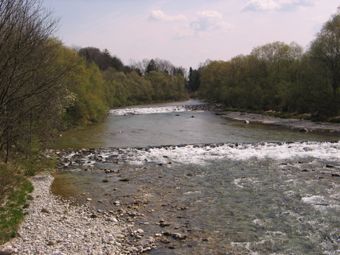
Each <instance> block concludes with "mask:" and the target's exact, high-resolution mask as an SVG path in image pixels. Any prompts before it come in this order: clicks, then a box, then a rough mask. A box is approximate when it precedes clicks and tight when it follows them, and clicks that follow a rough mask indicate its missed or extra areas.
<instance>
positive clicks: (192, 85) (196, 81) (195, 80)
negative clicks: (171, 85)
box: [187, 67, 200, 92]
mask: <svg viewBox="0 0 340 255" xmlns="http://www.w3.org/2000/svg"><path fill="white" fill-rule="evenodd" d="M199 86H200V73H199V71H198V70H194V69H192V68H191V67H190V69H189V78H188V85H187V87H188V89H189V90H190V91H192V92H195V91H196V90H198V88H199Z"/></svg>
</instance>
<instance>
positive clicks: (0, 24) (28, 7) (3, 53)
mask: <svg viewBox="0 0 340 255" xmlns="http://www.w3.org/2000/svg"><path fill="white" fill-rule="evenodd" d="M55 25H56V22H55V20H53V19H52V18H51V16H50V14H49V13H47V12H46V11H45V10H44V9H43V8H42V5H41V1H39V0H0V152H1V151H4V152H5V161H7V160H8V156H9V151H10V149H11V148H12V147H13V146H15V145H17V144H18V143H19V141H20V140H22V139H23V136H25V135H26V133H27V129H29V131H31V130H32V125H34V124H33V123H32V122H34V120H41V119H39V118H40V117H41V116H45V115H46V114H45V113H46V112H50V113H52V111H51V110H52V109H53V108H55V109H56V107H55V106H53V105H52V102H54V103H56V99H57V98H58V95H59V96H60V95H61V94H62V90H63V86H62V79H63V77H64V75H65V74H66V72H67V69H68V68H67V67H65V66H62V65H58V64H57V54H58V47H57V46H58V43H57V42H56V41H55V40H52V39H51V38H50V37H51V35H52V33H53V31H54V29H55ZM52 106H53V107H52ZM57 108H58V107H57ZM44 121H45V122H47V120H44ZM26 136H27V135H26Z"/></svg>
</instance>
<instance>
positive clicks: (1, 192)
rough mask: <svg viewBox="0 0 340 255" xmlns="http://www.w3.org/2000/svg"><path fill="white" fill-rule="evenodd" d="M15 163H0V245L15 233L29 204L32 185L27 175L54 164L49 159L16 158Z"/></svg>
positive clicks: (49, 167)
mask: <svg viewBox="0 0 340 255" xmlns="http://www.w3.org/2000/svg"><path fill="white" fill-rule="evenodd" d="M15 162H16V163H8V164H4V163H0V245H1V244H4V243H6V242H7V241H9V240H10V239H11V238H14V237H15V236H16V235H17V230H18V227H19V225H20V223H21V222H22V221H23V219H24V208H26V207H28V206H29V200H30V199H32V197H31V196H30V195H29V194H30V193H31V192H32V191H33V186H32V184H31V182H30V181H29V176H33V175H35V174H36V173H37V172H41V171H43V170H45V169H52V168H53V167H54V165H55V162H54V160H51V159H39V160H38V159H36V158H35V159H31V160H23V159H17V160H16V161H15Z"/></svg>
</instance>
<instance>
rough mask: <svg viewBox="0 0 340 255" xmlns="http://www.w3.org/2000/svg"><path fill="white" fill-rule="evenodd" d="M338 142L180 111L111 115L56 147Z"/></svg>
mask: <svg viewBox="0 0 340 255" xmlns="http://www.w3.org/2000/svg"><path fill="white" fill-rule="evenodd" d="M190 103H193V102H191V101H189V102H188V104H190ZM194 103H196V101H194ZM183 104H187V103H183ZM168 105H169V104H168ZM338 139H339V136H331V135H329V136H326V135H317V134H311V133H299V132H295V131H290V130H287V129H282V128H277V127H268V126H263V125H258V124H251V125H247V124H244V123H242V122H236V121H231V120H227V119H223V118H221V117H220V116H216V115H215V114H214V113H212V112H181V113H158V114H147V115H128V116H115V115H112V114H111V115H109V116H108V118H107V120H106V121H105V122H104V123H102V124H98V125H94V126H91V127H88V128H84V129H80V130H73V131H70V132H68V133H66V134H64V136H63V137H62V138H61V139H60V140H59V142H58V144H57V147H58V148H93V147H96V148H98V147H130V146H131V147H136V146H149V145H170V144H172V145H175V144H197V143H227V142H233V143H235V142H250V143H251V142H261V141H307V140H312V141H322V140H338Z"/></svg>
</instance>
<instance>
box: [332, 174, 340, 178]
mask: <svg viewBox="0 0 340 255" xmlns="http://www.w3.org/2000/svg"><path fill="white" fill-rule="evenodd" d="M332 177H340V174H335V173H333V174H332Z"/></svg>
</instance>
